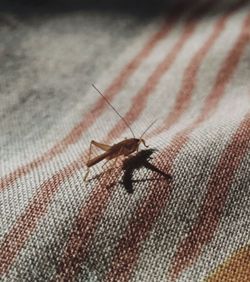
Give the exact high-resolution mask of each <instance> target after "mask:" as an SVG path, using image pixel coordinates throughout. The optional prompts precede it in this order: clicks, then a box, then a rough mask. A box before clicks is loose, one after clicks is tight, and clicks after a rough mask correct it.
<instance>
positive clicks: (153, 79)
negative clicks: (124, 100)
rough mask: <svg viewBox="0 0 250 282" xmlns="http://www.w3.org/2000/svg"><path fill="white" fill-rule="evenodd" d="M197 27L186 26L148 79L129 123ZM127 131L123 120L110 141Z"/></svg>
mask: <svg viewBox="0 0 250 282" xmlns="http://www.w3.org/2000/svg"><path fill="white" fill-rule="evenodd" d="M195 27H196V23H195V22H192V21H190V22H188V23H187V24H186V25H185V29H184V32H183V33H182V36H181V37H180V39H179V40H178V41H177V42H176V44H175V45H174V46H173V48H172V49H171V51H170V52H169V53H168V54H167V55H166V57H165V58H164V59H163V61H162V62H161V63H160V64H159V65H158V66H157V67H156V69H155V70H154V72H153V73H152V74H151V75H150V77H149V78H148V79H147V82H146V83H145V85H144V86H143V87H142V89H140V91H139V92H138V93H137V94H136V95H135V96H134V98H133V99H132V102H131V104H132V107H131V108H130V110H129V111H128V112H127V113H126V115H125V116H124V118H125V119H126V120H129V121H132V122H133V121H135V120H136V119H137V118H138V117H139V116H140V114H141V112H142V111H143V109H144V108H145V106H146V104H147V99H148V96H149V95H150V94H152V93H153V91H154V89H155V87H156V86H157V84H158V83H159V81H160V79H161V77H162V76H163V75H164V74H165V73H166V72H167V71H168V70H169V68H170V67H171V66H172V64H173V63H174V61H175V60H176V57H177V55H178V54H179V53H180V51H181V49H182V48H183V47H184V45H185V43H186V42H187V40H188V39H189V38H190V37H191V35H192V34H193V32H194V30H195ZM125 129H126V125H125V124H124V122H123V121H122V120H120V121H119V122H118V123H117V124H116V126H115V127H114V128H113V129H112V130H111V131H110V132H109V134H108V136H107V139H108V140H110V139H111V138H112V137H113V138H116V137H118V136H119V135H121V134H122V132H123V131H124V130H125Z"/></svg>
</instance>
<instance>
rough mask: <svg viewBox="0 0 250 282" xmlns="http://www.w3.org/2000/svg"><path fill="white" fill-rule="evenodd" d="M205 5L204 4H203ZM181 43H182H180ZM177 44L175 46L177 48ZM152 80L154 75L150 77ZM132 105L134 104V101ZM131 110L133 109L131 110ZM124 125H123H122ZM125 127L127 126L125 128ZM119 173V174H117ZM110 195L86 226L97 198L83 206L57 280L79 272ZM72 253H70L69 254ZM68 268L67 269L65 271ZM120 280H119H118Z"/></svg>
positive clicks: (157, 73) (188, 29)
mask: <svg viewBox="0 0 250 282" xmlns="http://www.w3.org/2000/svg"><path fill="white" fill-rule="evenodd" d="M203 7H204V6H203ZM189 25H190V27H187V28H186V29H185V30H184V34H186V35H185V36H182V37H181V39H180V41H179V42H183V39H184V38H186V37H187V35H188V37H189V36H190V29H191V30H193V29H194V25H195V23H193V22H191V23H190V22H189V21H188V22H187V26H189ZM179 44H180V43H179ZM179 44H177V45H176V46H177V48H178V50H179V51H180V48H179ZM176 46H175V48H176ZM171 54H174V52H173V51H172V52H171ZM166 58H167V57H166ZM166 58H165V59H164V62H165V63H164V64H161V65H162V66H163V65H164V67H161V68H157V72H154V73H155V75H154V76H153V77H154V80H155V79H156V78H158V79H159V78H160V75H159V74H160V73H159V72H160V70H161V71H165V70H167V69H168V68H165V66H166V65H168V64H169V61H168V60H166ZM166 62H168V64H166ZM150 79H151V81H152V76H151V77H150ZM154 83H156V82H154ZM146 85H148V82H147V83H146ZM143 89H146V91H145V92H143V93H144V95H148V94H149V92H148V91H149V90H148V88H145V87H144V88H143ZM141 93H142V92H141V91H140V92H138V95H142V94H141ZM132 105H134V104H133V103H132ZM130 112H131V111H130ZM136 117H137V116H134V118H136ZM122 126H123V125H122ZM124 129H125V128H124ZM117 130H118V128H117ZM113 133H114V134H115V133H116V131H114V132H113ZM109 135H110V137H111V136H113V135H112V134H109ZM117 175H119V174H117ZM112 180H113V181H115V180H114V179H112ZM96 189H97V190H98V188H97V187H95V188H94V190H96ZM108 199H109V197H102V198H101V199H99V200H98V203H99V208H98V209H95V213H94V214H92V212H91V213H90V214H91V219H89V220H91V224H90V225H87V226H86V228H82V226H81V225H82V223H81V222H82V220H83V219H86V218H87V217H88V218H89V217H90V215H89V210H92V205H93V206H95V198H93V200H92V204H90V206H89V207H88V208H87V209H86V208H83V209H82V210H81V211H80V213H79V215H78V217H77V218H76V220H75V222H74V225H73V231H72V236H71V237H70V239H69V241H68V244H67V246H66V250H65V252H64V254H63V257H62V260H61V262H60V265H59V267H58V271H57V277H56V280H57V281H61V280H63V281H67V280H69V279H72V274H73V273H75V274H76V273H78V271H79V269H80V265H81V264H82V263H83V261H84V259H86V255H87V253H88V251H87V248H88V246H89V242H90V240H91V239H92V237H93V235H94V232H95V228H96V225H97V223H98V221H99V220H100V215H103V212H104V210H105V208H106V206H107V201H108ZM79 226H81V228H80V229H79ZM86 230H87V232H86ZM89 234H91V236H89ZM69 254H70V255H69ZM65 270H67V271H65ZM116 281H118V280H116Z"/></svg>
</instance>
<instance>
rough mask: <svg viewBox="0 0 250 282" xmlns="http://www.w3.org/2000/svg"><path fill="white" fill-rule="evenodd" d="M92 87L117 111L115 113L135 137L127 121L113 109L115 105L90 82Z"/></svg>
mask: <svg viewBox="0 0 250 282" xmlns="http://www.w3.org/2000/svg"><path fill="white" fill-rule="evenodd" d="M92 86H93V88H95V90H96V91H97V92H98V93H99V94H100V95H101V96H102V97H103V99H104V100H105V101H106V103H107V104H109V106H110V107H111V108H112V109H113V110H114V111H115V112H116V113H117V115H118V116H119V117H120V118H121V119H122V120H123V122H124V123H125V124H126V126H127V127H128V128H129V130H130V131H131V133H132V135H133V137H134V138H135V134H134V132H133V130H132V128H131V127H130V126H129V124H128V123H127V121H126V120H125V118H124V117H123V116H122V115H120V114H119V113H118V111H117V110H116V109H115V107H114V106H113V105H112V104H111V103H110V102H109V100H108V99H107V98H106V97H105V96H104V95H103V94H102V92H101V91H100V90H99V89H98V88H97V87H96V86H95V85H94V84H92Z"/></svg>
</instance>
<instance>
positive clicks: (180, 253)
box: [170, 114, 250, 281]
mask: <svg viewBox="0 0 250 282" xmlns="http://www.w3.org/2000/svg"><path fill="white" fill-rule="evenodd" d="M249 149H250V114H248V115H247V116H246V117H245V119H244V120H243V121H242V122H241V124H240V126H239V128H238V130H237V131H236V133H235V134H234V135H233V137H232V140H231V142H230V143H229V145H228V146H227V148H226V149H225V150H224V152H223V153H222V155H221V157H220V160H219V162H218V164H217V165H216V167H215V169H214V171H213V173H212V175H211V178H210V180H209V183H208V187H207V188H208V189H207V192H206V196H205V199H204V201H203V204H202V207H201V210H200V214H199V217H198V219H197V221H196V223H195V225H194V226H193V227H192V229H191V231H190V233H189V235H188V236H187V237H186V238H185V239H184V240H183V241H182V242H181V243H180V244H179V247H178V249H177V252H176V254H175V257H174V260H173V263H172V268H171V271H170V272H171V278H172V280H173V281H175V280H176V279H177V278H178V276H179V275H180V273H181V272H182V271H183V270H185V269H186V268H188V267H189V266H190V265H191V264H192V262H193V261H194V260H195V259H197V257H198V256H199V255H200V253H201V251H202V248H203V247H204V246H205V245H206V244H208V242H209V241H210V240H211V239H212V238H213V236H214V234H215V232H216V230H217V227H218V224H219V221H220V217H221V215H222V213H223V208H224V206H225V203H226V200H227V196H228V192H229V189H230V187H231V183H232V180H233V179H234V176H235V173H236V171H237V169H238V168H239V166H240V164H241V163H242V160H243V158H244V157H245V154H246V153H247V152H248V151H249Z"/></svg>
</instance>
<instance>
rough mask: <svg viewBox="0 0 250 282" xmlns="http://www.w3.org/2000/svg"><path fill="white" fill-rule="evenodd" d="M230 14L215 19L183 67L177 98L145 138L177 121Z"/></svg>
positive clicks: (164, 129) (185, 107) (189, 99)
mask: <svg viewBox="0 0 250 282" xmlns="http://www.w3.org/2000/svg"><path fill="white" fill-rule="evenodd" d="M230 15H231V13H229V14H227V15H225V16H223V17H221V18H220V19H219V20H218V21H217V23H216V25H215V27H214V30H213V33H212V34H211V35H210V36H209V38H208V39H207V40H206V42H205V44H204V45H203V46H202V47H201V48H200V49H199V50H198V52H197V53H196V54H195V55H194V56H193V58H192V60H191V62H190V63H189V65H188V67H187V68H186V69H185V73H184V77H183V80H182V86H181V88H180V90H179V92H178V94H177V99H176V101H175V104H174V106H173V109H172V110H171V112H170V113H169V114H168V115H167V117H166V118H165V119H164V122H163V125H162V126H159V127H158V128H156V130H153V131H151V133H150V134H149V135H148V136H147V138H150V137H153V136H155V135H157V134H159V133H161V132H163V131H166V130H168V129H169V128H170V127H171V126H172V125H173V124H175V123H177V122H178V120H179V118H180V117H181V115H182V114H183V112H184V111H185V110H186V109H187V107H188V105H189V104H190V102H191V98H192V94H193V91H194V89H195V86H196V83H197V75H198V71H199V69H200V66H201V64H202V61H203V60H204V59H205V57H206V55H207V54H208V52H209V50H210V49H211V48H212V46H213V44H214V43H215V41H216V40H217V38H218V37H219V36H220V34H221V32H222V31H223V30H224V27H225V23H226V21H227V20H228V18H229V16H230Z"/></svg>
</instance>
